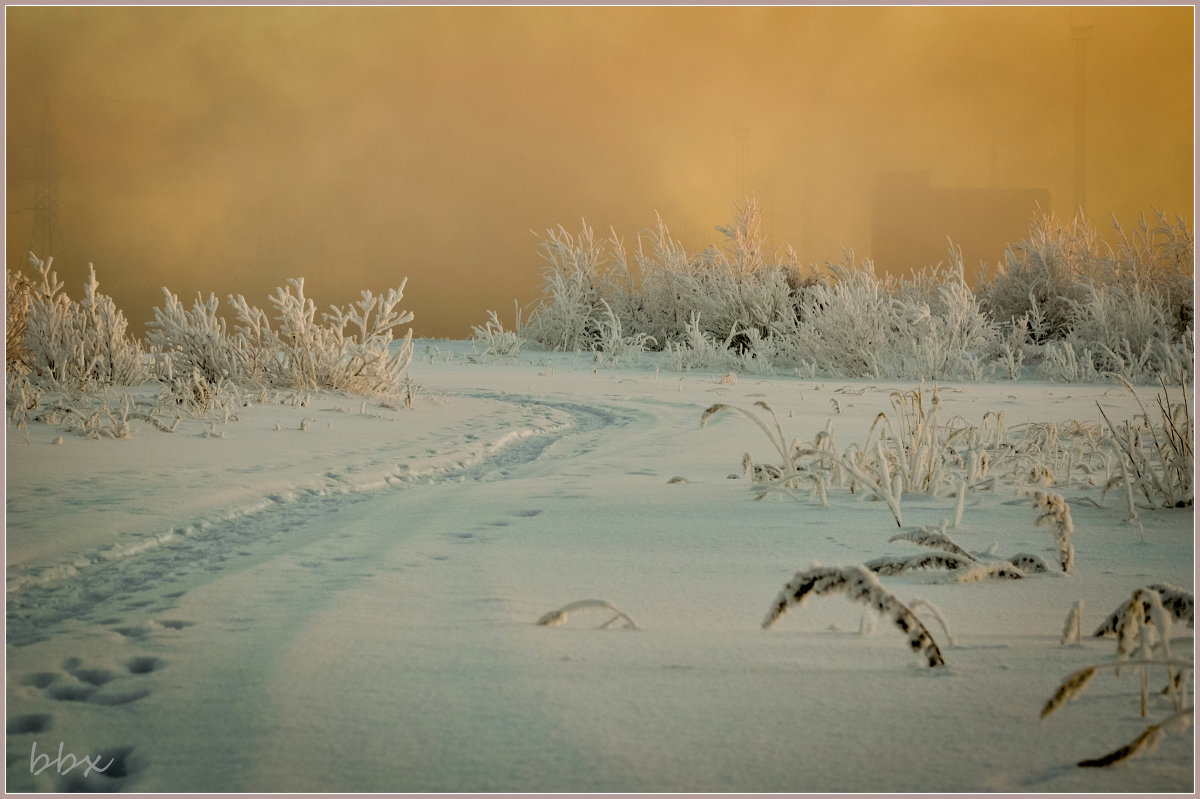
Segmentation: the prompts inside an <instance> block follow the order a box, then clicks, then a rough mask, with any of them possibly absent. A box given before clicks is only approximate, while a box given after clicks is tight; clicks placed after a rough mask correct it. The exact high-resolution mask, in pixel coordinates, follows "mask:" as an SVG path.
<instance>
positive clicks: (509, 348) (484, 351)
mask: <svg viewBox="0 0 1200 799" xmlns="http://www.w3.org/2000/svg"><path fill="white" fill-rule="evenodd" d="M488 317H489V318H488V321H487V322H485V323H484V325H483V326H482V327H478V326H475V325H472V326H471V332H472V333H474V336H473V337H472V339H471V345H472V349H473V350H474V351H475V354H476V355H477V356H481V357H491V356H497V357H504V356H509V355H518V354H520V352H521V346H522V345H523V343H524V342H523V341H522V340H521V334H520V333H519V332H517V331H519V330H520V328H521V313H520V309H519V308H518V309H517V329H516V330H505V329H504V325H503V324H502V323H501V322H500V318H499V317H498V316H497V315H496V312H495V311H488Z"/></svg>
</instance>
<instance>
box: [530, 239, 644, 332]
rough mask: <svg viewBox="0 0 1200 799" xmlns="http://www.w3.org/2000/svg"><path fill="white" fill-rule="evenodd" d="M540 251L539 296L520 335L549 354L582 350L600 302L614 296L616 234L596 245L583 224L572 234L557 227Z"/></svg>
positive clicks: (619, 263)
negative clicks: (541, 274)
mask: <svg viewBox="0 0 1200 799" xmlns="http://www.w3.org/2000/svg"><path fill="white" fill-rule="evenodd" d="M541 248H542V258H543V259H544V260H545V262H546V266H545V268H544V270H543V287H542V298H541V300H540V301H539V303H538V305H537V307H536V308H535V310H534V312H533V313H532V314H531V315H530V318H529V322H528V323H527V324H526V326H525V328H524V331H523V332H524V333H525V335H527V336H528V337H529V338H531V339H533V340H534V341H536V342H537V343H538V344H540V345H541V346H543V347H545V348H546V349H549V350H555V351H560V350H561V351H566V352H588V351H590V350H591V349H592V343H593V341H594V339H595V336H596V335H597V333H598V325H597V323H596V318H597V316H598V314H599V313H600V309H601V308H602V301H603V300H604V299H605V298H607V297H611V296H612V295H613V294H614V293H615V292H614V289H613V285H614V281H615V280H617V279H619V277H620V276H621V272H623V271H624V253H623V250H622V248H621V245H620V242H619V240H618V239H617V238H616V233H615V232H614V233H613V235H612V236H611V237H610V238H609V239H608V240H607V241H606V242H605V241H601V242H597V241H596V238H595V234H594V233H593V232H592V229H591V228H590V227H588V226H587V224H586V223H584V224H583V228H582V230H581V231H580V233H579V235H578V236H572V235H571V234H570V233H568V232H567V230H566V228H564V227H563V226H562V225H559V226H558V227H557V228H555V229H552V230H549V231H547V233H546V238H545V240H544V241H543V242H542V247H541ZM614 260H615V265H614ZM626 275H627V273H626Z"/></svg>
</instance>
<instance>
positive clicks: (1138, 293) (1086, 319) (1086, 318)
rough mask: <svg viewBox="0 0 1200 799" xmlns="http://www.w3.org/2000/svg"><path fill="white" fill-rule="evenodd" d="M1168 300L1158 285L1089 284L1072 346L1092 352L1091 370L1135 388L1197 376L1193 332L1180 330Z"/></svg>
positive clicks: (1074, 321) (1077, 306)
mask: <svg viewBox="0 0 1200 799" xmlns="http://www.w3.org/2000/svg"><path fill="white" fill-rule="evenodd" d="M1168 301H1169V300H1168V297H1167V294H1166V292H1164V291H1160V290H1159V289H1158V288H1156V287H1155V286H1154V285H1153V284H1146V283H1144V282H1142V281H1137V280H1133V281H1129V282H1125V283H1116V284H1098V283H1091V284H1088V285H1087V286H1086V287H1085V289H1084V299H1083V300H1081V301H1072V302H1071V303H1070V307H1071V320H1070V321H1071V330H1070V334H1069V336H1068V337H1067V341H1068V342H1069V343H1072V344H1073V345H1074V346H1075V347H1076V348H1078V349H1082V348H1087V349H1088V352H1089V355H1090V357H1089V358H1088V359H1087V360H1088V361H1089V362H1090V365H1091V366H1092V367H1093V368H1094V369H1095V370H1096V371H1099V372H1111V373H1113V374H1118V375H1121V376H1122V377H1124V378H1125V379H1127V380H1129V381H1130V382H1132V383H1149V382H1153V381H1154V380H1155V378H1156V376H1157V375H1158V374H1161V373H1163V372H1166V373H1167V374H1177V373H1178V371H1179V368H1180V367H1181V366H1184V367H1186V368H1187V370H1188V371H1189V372H1190V371H1191V370H1192V357H1191V355H1192V353H1191V341H1192V336H1191V331H1190V330H1188V331H1186V333H1182V334H1181V333H1180V332H1178V331H1177V330H1176V328H1175V325H1174V322H1173V320H1172V319H1171V318H1170V315H1169V312H1168V310H1167V302H1168Z"/></svg>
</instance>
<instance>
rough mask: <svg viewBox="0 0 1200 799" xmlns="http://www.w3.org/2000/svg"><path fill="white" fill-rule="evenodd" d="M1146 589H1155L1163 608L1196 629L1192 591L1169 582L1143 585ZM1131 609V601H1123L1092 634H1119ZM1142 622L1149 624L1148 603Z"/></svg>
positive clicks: (1100, 636)
mask: <svg viewBox="0 0 1200 799" xmlns="http://www.w3.org/2000/svg"><path fill="white" fill-rule="evenodd" d="M1140 590H1144V591H1154V592H1155V593H1157V594H1158V596H1159V599H1160V600H1161V602H1162V606H1163V609H1164V610H1166V611H1167V612H1168V613H1170V614H1171V616H1172V617H1173V618H1174V619H1175V620H1176V621H1181V622H1183V623H1185V624H1186V625H1187V626H1188V628H1189V629H1194V628H1195V625H1196V621H1195V616H1196V600H1195V597H1194V596H1193V595H1192V593H1191V592H1190V591H1186V590H1184V589H1182V588H1177V587H1176V586H1173V585H1170V584H1169V583H1154V584H1153V585H1147V586H1143V587H1142V589H1140ZM1128 609H1129V602H1128V601H1125V602H1122V603H1121V605H1120V606H1119V607H1118V608H1117V609H1116V610H1114V611H1113V612H1112V613H1111V614H1109V616H1108V618H1106V619H1105V620H1104V621H1103V622H1101V624H1100V626H1099V627H1097V628H1096V630H1095V632H1093V633H1092V636H1093V637H1095V638H1111V637H1114V636H1116V635H1117V634H1118V629H1119V628H1120V626H1121V624H1122V620H1123V619H1124V618H1125V615H1126V613H1127V611H1128ZM1142 622H1143V623H1144V624H1149V623H1150V622H1151V618H1150V607H1149V605H1148V604H1144V605H1143V617H1142Z"/></svg>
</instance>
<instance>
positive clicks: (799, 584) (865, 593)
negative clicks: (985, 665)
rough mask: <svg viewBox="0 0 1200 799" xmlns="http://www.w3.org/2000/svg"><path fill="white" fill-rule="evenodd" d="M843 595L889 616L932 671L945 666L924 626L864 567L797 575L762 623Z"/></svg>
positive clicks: (820, 568)
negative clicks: (806, 604)
mask: <svg viewBox="0 0 1200 799" xmlns="http://www.w3.org/2000/svg"><path fill="white" fill-rule="evenodd" d="M839 593H843V594H846V595H847V596H848V597H849V598H850V599H851V600H853V601H855V602H860V603H862V604H864V605H869V606H870V607H872V608H874V609H875V610H876V611H877V612H879V613H880V614H882V615H886V616H889V617H890V618H891V619H892V622H893V623H894V624H895V625H896V626H897V627H899V628H900V631H901V632H903V633H905V635H907V636H908V645H909V646H910V647H911V648H912V650H913V651H914V652H918V653H920V654H921V655H922V656H923V657H924V658H925V662H926V663H927V664H928V665H929V666H930V667H931V668H932V667H936V666H944V665H946V661H945V659H944V658H943V657H942V652H941V650H940V649H939V648H938V645H937V642H936V641H934V640H933V636H931V635H930V634H929V631H928V630H927V629H925V625H924V624H922V623H921V620H920V619H918V618H917V616H916V614H915V613H913V612H912V610H911V609H909V608H908V607H907V606H906V605H905V604H904V603H903V602H901V601H900V600H899V599H897V598H896V597H895V596H893V595H892V594H891V593H890V592H888V591H887V590H886V589H885V588H884V587H883V586H881V585H880V584H879V580H878V578H876V577H875V575H874V574H873V573H872V572H871V571H869V570H868V569H867V568H866V567H864V566H850V567H848V568H840V567H836V566H820V565H817V564H814V565H813V567H812V568H811V569H809V570H808V571H802V572H796V575H795V576H794V577H793V578H792V579H791V580H790V581H789V582H788V584H787V585H785V586H784V587H783V590H782V591H780V592H779V596H777V597H776V598H775V602H774V603H773V604H772V605H771V610H770V612H768V613H767V617H766V619H764V620H763V624H762V626H763V629H768V628H769V627H770V626H771V625H773V624H774V623H775V622H776V621H777V620H778V619H779V617H780V616H782V615H783V614H784V613H786V612H787V610H788V608H790V607H791V606H793V605H797V606H799V605H802V604H804V602H805V600H807V599H808V597H809V596H810V595H816V596H820V595H823V594H839Z"/></svg>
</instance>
